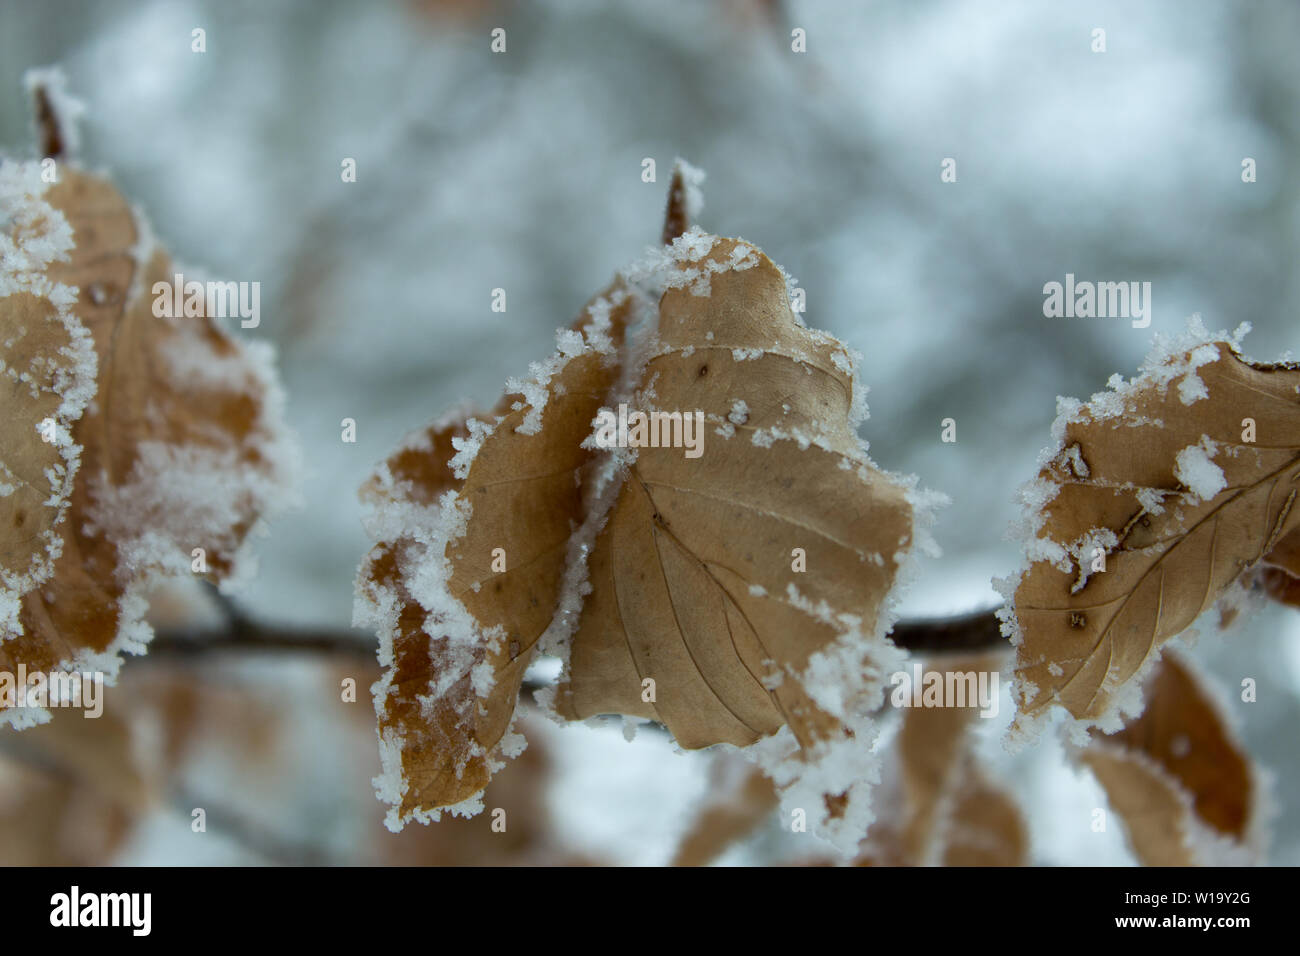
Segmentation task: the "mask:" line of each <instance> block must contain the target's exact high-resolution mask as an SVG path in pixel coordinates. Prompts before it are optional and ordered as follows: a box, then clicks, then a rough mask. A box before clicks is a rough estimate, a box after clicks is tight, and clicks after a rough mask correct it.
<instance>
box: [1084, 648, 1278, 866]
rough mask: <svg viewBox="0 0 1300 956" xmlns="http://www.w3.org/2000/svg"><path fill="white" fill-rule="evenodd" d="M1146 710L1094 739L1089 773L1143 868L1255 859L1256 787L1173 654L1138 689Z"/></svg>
mask: <svg viewBox="0 0 1300 956" xmlns="http://www.w3.org/2000/svg"><path fill="white" fill-rule="evenodd" d="M1144 689H1145V694H1146V698H1147V705H1146V710H1144V711H1143V713H1142V716H1141V717H1138V718H1137V719H1135V720H1131V721H1129V722H1128V723H1127V724H1126V725H1125V726H1124V728H1123V729H1122V730H1120V731H1118V732H1116V733H1114V734H1111V735H1109V736H1103V735H1101V734H1099V733H1096V732H1094V733H1093V742H1092V743H1091V744H1090V745H1089V746H1088V747H1087V748H1086V749H1084V750H1083V751H1082V753H1081V754H1080V759H1081V760H1082V761H1083V762H1084V763H1086V764H1087V765H1088V766H1089V767H1091V768H1092V771H1093V773H1095V774H1096V776H1097V779H1098V780H1099V781H1100V782H1101V784H1102V786H1103V787H1104V788H1105V790H1106V794H1107V796H1108V797H1109V799H1110V804H1111V807H1112V808H1113V809H1114V810H1115V812H1116V813H1118V814H1119V815H1120V816H1121V817H1122V818H1123V819H1124V822H1125V824H1126V826H1127V830H1128V836H1129V842H1130V843H1131V845H1132V847H1133V850H1134V852H1135V853H1136V854H1137V857H1138V860H1139V862H1141V863H1143V864H1145V865H1147V866H1196V865H1228V864H1233V865H1238V866H1240V865H1250V864H1255V863H1259V862H1262V861H1261V859H1260V857H1261V853H1262V850H1261V848H1262V846H1263V834H1262V830H1263V827H1264V823H1265V821H1264V819H1263V818H1264V813H1263V812H1262V809H1261V808H1262V807H1264V806H1267V803H1266V802H1265V801H1264V800H1263V799H1262V793H1261V790H1262V784H1261V781H1260V778H1259V775H1258V774H1257V772H1256V771H1255V768H1254V767H1253V765H1252V764H1251V762H1250V758H1249V757H1248V756H1247V754H1246V752H1245V750H1244V749H1243V748H1242V745H1241V743H1240V742H1239V741H1238V740H1237V737H1236V735H1235V733H1234V732H1233V731H1232V729H1231V726H1230V724H1229V721H1228V720H1227V717H1226V716H1225V713H1224V711H1223V709H1222V708H1221V706H1220V705H1219V703H1218V701H1217V700H1215V699H1214V697H1213V695H1212V694H1211V693H1210V691H1209V690H1208V689H1207V687H1206V686H1205V683H1204V679H1203V678H1201V677H1199V676H1198V675H1197V674H1196V673H1195V672H1194V671H1193V670H1192V668H1191V667H1190V665H1189V664H1188V663H1187V662H1186V661H1185V660H1183V659H1182V658H1181V657H1180V656H1179V655H1176V654H1173V653H1166V654H1165V655H1164V657H1163V658H1162V660H1161V661H1160V664H1159V666H1158V667H1157V668H1156V669H1155V670H1154V671H1152V672H1151V674H1150V676H1149V677H1148V678H1147V681H1146V684H1145V688H1144Z"/></svg>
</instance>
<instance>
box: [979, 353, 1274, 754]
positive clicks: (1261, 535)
mask: <svg viewBox="0 0 1300 956" xmlns="http://www.w3.org/2000/svg"><path fill="white" fill-rule="evenodd" d="M1185 344H1186V345H1187V346H1188V347H1187V348H1186V349H1185V350H1184V351H1182V352H1172V353H1171V352H1168V351H1164V352H1162V353H1160V354H1161V358H1160V359H1159V360H1151V361H1148V363H1147V366H1146V368H1145V369H1144V372H1143V374H1142V375H1140V376H1139V377H1138V378H1136V379H1134V380H1133V381H1132V382H1129V383H1124V382H1122V381H1117V382H1115V385H1116V387H1115V388H1113V390H1111V391H1109V392H1102V393H1099V394H1098V395H1094V396H1093V398H1092V399H1091V400H1090V401H1089V402H1088V403H1087V404H1081V403H1077V402H1074V403H1071V402H1065V403H1063V404H1062V412H1063V414H1062V416H1061V418H1060V419H1058V422H1057V424H1056V426H1055V427H1054V432H1055V434H1056V437H1057V439H1058V445H1057V451H1056V453H1055V454H1052V453H1050V452H1049V453H1048V455H1047V457H1046V463H1045V465H1044V467H1043V469H1042V471H1041V472H1040V473H1039V476H1038V478H1037V479H1036V481H1035V482H1034V483H1032V484H1031V485H1030V486H1028V487H1027V488H1026V490H1025V492H1024V493H1023V494H1024V496H1025V501H1026V504H1027V506H1028V510H1029V521H1028V529H1027V530H1028V532H1029V534H1028V537H1027V539H1026V551H1027V553H1028V555H1029V557H1030V560H1031V562H1032V563H1031V564H1030V565H1029V567H1028V569H1027V570H1026V571H1025V572H1024V573H1023V575H1022V576H1021V578H1020V579H1019V581H1012V582H1008V584H1009V585H1010V586H1009V587H1007V588H1006V591H1007V592H1008V597H1011V596H1012V595H1011V592H1013V593H1014V599H1013V600H1014V609H1012V608H1011V607H1008V608H1005V609H1004V610H1003V612H1002V614H1003V617H1004V620H1005V621H1006V622H1007V626H1008V629H1009V630H1010V632H1011V634H1012V639H1013V642H1015V643H1016V644H1017V651H1018V655H1017V665H1016V678H1017V686H1016V697H1017V704H1018V708H1019V714H1018V716H1017V725H1016V733H1017V734H1021V733H1024V732H1026V731H1028V730H1030V729H1031V728H1032V727H1033V726H1034V725H1035V724H1036V723H1037V722H1038V721H1039V720H1040V719H1041V718H1042V717H1043V716H1045V715H1046V714H1047V713H1048V708H1049V707H1050V706H1051V705H1052V704H1059V705H1061V706H1062V707H1064V708H1065V709H1066V710H1067V711H1069V713H1070V714H1071V715H1072V716H1073V717H1074V718H1075V719H1076V724H1075V725H1074V729H1075V732H1076V734H1077V733H1081V732H1082V731H1083V729H1084V728H1086V727H1087V726H1091V725H1097V726H1100V727H1102V729H1107V730H1108V729H1114V728H1115V727H1117V726H1118V725H1119V717H1120V715H1121V714H1125V713H1127V714H1132V713H1135V712H1136V711H1137V710H1138V708H1139V706H1140V695H1139V694H1138V691H1137V686H1138V684H1140V682H1141V678H1142V675H1143V674H1144V672H1145V670H1146V669H1147V668H1149V667H1150V666H1151V665H1152V664H1153V663H1154V661H1155V660H1157V659H1158V657H1159V653H1160V647H1161V645H1162V644H1164V643H1165V642H1166V641H1167V640H1169V639H1170V638H1172V637H1174V636H1175V635H1177V634H1178V633H1179V632H1181V631H1183V630H1184V629H1185V628H1187V627H1188V626H1189V625H1190V624H1191V623H1192V622H1193V621H1194V620H1195V619H1196V617H1197V616H1198V615H1199V614H1200V613H1201V612H1202V611H1204V610H1206V609H1207V608H1208V607H1210V606H1211V605H1212V604H1214V602H1215V601H1216V599H1218V598H1219V597H1220V596H1221V595H1223V594H1224V592H1225V591H1226V590H1227V589H1228V588H1229V587H1230V586H1231V585H1233V583H1234V582H1235V581H1236V580H1237V579H1238V578H1239V577H1241V575H1242V573H1243V571H1245V570H1247V569H1249V568H1252V567H1253V566H1254V565H1256V564H1257V562H1259V561H1260V559H1261V558H1263V557H1264V556H1265V555H1266V554H1268V553H1269V551H1270V550H1272V548H1273V547H1274V545H1275V544H1276V543H1277V542H1278V541H1279V540H1280V539H1281V538H1282V537H1283V536H1284V535H1286V534H1288V533H1290V532H1292V531H1293V530H1294V529H1296V528H1297V527H1300V509H1296V508H1293V507H1292V505H1293V502H1294V500H1295V497H1296V492H1297V490H1298V488H1300V484H1298V483H1300V398H1297V394H1296V385H1297V383H1300V368H1297V367H1294V366H1285V365H1259V364H1254V363H1252V362H1249V361H1247V360H1245V359H1244V358H1242V357H1241V356H1240V354H1238V352H1237V350H1236V341H1235V340H1228V339H1227V338H1226V336H1225V337H1224V338H1223V339H1222V340H1220V341H1212V340H1207V341H1201V342H1199V343H1192V342H1188V343H1185ZM1187 376H1195V377H1196V378H1197V379H1198V381H1199V382H1200V383H1201V384H1202V385H1203V386H1204V389H1205V391H1206V395H1207V398H1205V399H1203V400H1201V401H1199V402H1196V403H1194V404H1192V405H1187V404H1185V403H1184V402H1183V400H1182V395H1181V387H1180V383H1181V382H1182V381H1184V380H1185V379H1186V377H1187ZM1246 418H1252V419H1254V421H1255V423H1256V428H1257V432H1258V436H1259V437H1258V440H1257V442H1250V441H1243V435H1242V422H1243V419H1246ZM1067 449H1069V452H1068V453H1067V452H1066V450H1067ZM1078 460H1082V461H1083V462H1085V463H1086V471H1084V472H1082V473H1081V472H1080V471H1079V469H1078V467H1077V461H1078ZM1157 502H1158V503H1159V505H1158V507H1156V504H1157ZM1107 541H1113V542H1114V543H1113V545H1109V546H1107V547H1106V548H1105V549H1104V552H1105V553H1104V555H1099V554H1098V553H1097V551H1098V550H1101V549H1098V548H1096V546H1095V545H1096V543H1097V542H1107ZM1102 557H1104V570H1101V568H1100V560H1099V559H1100V558H1102ZM1094 562H1095V563H1097V568H1096V569H1094V567H1093V564H1094Z"/></svg>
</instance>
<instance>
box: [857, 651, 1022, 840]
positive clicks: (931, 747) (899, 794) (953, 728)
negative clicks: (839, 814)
mask: <svg viewBox="0 0 1300 956" xmlns="http://www.w3.org/2000/svg"><path fill="white" fill-rule="evenodd" d="M1005 659H1006V655H1003V654H996V653H990V654H977V655H969V656H968V655H951V654H942V655H933V656H931V657H928V658H927V659H926V661H925V666H924V670H925V673H926V674H927V675H928V674H931V673H932V674H935V675H937V676H938V677H939V679H941V680H942V681H943V682H944V686H954V687H956V686H958V685H959V686H961V687H962V688H963V693H966V692H967V691H966V688H969V692H970V694H972V695H973V694H974V693H975V692H976V689H977V688H978V687H980V686H984V687H986V688H988V689H989V690H990V691H994V690H995V688H996V685H994V684H993V682H992V678H991V676H985V677H983V679H982V680H983V684H982V685H981V675H992V674H994V673H1000V672H1001V668H1002V665H1003V663H1004V662H1005ZM947 703H953V702H951V701H948V702H947ZM966 703H967V706H961V707H958V706H911V705H910V701H909V698H908V697H907V695H906V694H902V695H901V699H898V700H895V704H907V706H905V707H903V708H902V724H901V726H900V727H899V731H898V735H897V737H896V738H895V743H894V747H893V751H892V756H891V762H890V763H889V765H888V767H887V769H886V771H885V777H886V779H885V783H884V785H883V790H884V793H883V795H882V797H881V804H882V805H881V808H880V811H879V817H878V819H877V821H876V822H875V823H873V824H872V826H871V829H870V830H869V831H868V835H867V840H866V841H865V843H864V845H863V855H862V857H861V858H860V860H859V862H860V863H866V864H869V865H872V866H936V865H944V866H1023V865H1025V864H1026V863H1027V861H1028V835H1027V830H1026V827H1025V824H1024V821H1023V819H1022V817H1021V814H1020V809H1019V807H1018V805H1017V803H1016V801H1015V800H1014V799H1013V798H1012V797H1011V796H1010V795H1009V794H1007V793H1005V792H1004V791H1002V790H1001V789H1000V788H999V787H998V786H997V785H995V784H993V783H992V782H991V781H990V780H989V779H988V778H987V776H986V775H985V773H984V772H983V771H982V770H981V769H980V766H979V764H978V762H977V758H976V755H975V753H974V751H973V749H972V745H973V742H974V741H973V734H972V729H973V725H975V724H977V723H978V722H979V719H978V717H977V715H978V714H979V713H980V707H979V702H978V699H977V698H975V699H970V700H968V701H967V702H966Z"/></svg>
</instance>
